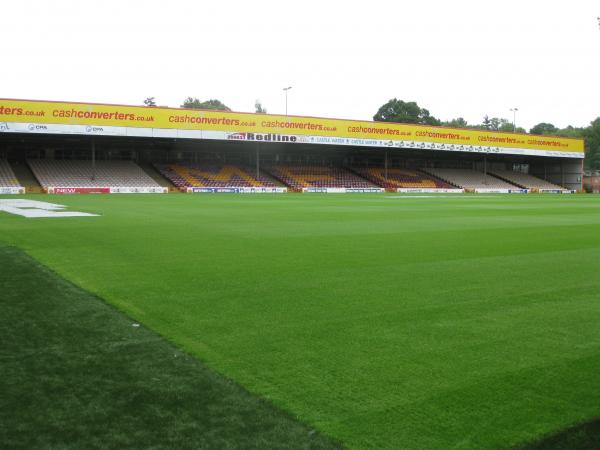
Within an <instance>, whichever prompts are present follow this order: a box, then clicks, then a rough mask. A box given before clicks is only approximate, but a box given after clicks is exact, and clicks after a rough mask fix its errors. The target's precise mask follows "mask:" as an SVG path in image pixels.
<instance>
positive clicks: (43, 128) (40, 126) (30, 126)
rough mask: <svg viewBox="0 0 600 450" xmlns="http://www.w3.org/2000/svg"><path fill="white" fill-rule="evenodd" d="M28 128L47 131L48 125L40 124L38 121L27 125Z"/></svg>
mask: <svg viewBox="0 0 600 450" xmlns="http://www.w3.org/2000/svg"><path fill="white" fill-rule="evenodd" d="M27 129H28V130H29V131H47V130H48V127H47V126H46V125H38V124H36V123H30V124H29V125H27Z"/></svg>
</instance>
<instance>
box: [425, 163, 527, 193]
mask: <svg viewBox="0 0 600 450" xmlns="http://www.w3.org/2000/svg"><path fill="white" fill-rule="evenodd" d="M422 170H423V171H424V172H426V173H428V174H430V175H433V176H434V177H437V178H440V179H442V180H444V181H446V182H448V183H450V184H453V185H455V186H458V187H461V188H464V189H498V190H500V189H502V190H503V189H518V187H517V186H515V185H513V184H510V183H508V182H506V181H503V180H500V179H498V178H496V177H494V176H493V175H490V174H489V173H488V174H487V175H486V174H485V173H483V172H479V171H477V170H469V169H431V168H427V169H422Z"/></svg>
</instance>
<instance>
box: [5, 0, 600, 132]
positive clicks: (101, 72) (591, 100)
mask: <svg viewBox="0 0 600 450" xmlns="http://www.w3.org/2000/svg"><path fill="white" fill-rule="evenodd" d="M598 16H600V1H597V0H570V1H558V0H520V1H516V0H504V1H503V2H494V3H492V2H484V1H481V0H478V1H476V0H453V1H444V0H429V1H417V2H407V1H406V2H403V1H399V0H396V1H383V0H382V1H377V0H373V1H370V2H367V1H362V2H357V1H335V0H330V1H328V0H320V1H313V0H303V1H302V2H285V1H261V0H255V1H241V0H240V1H238V0H212V1H201V0H195V1H185V0H170V1H168V2H166V1H164V0H163V1H153V0H146V1H136V0H121V1H113V0H103V1H91V0H87V1H81V0H79V1H71V0H53V1H46V0H44V1H27V0H18V1H15V0H2V3H1V4H0V17H1V18H2V20H1V23H2V28H1V30H2V40H3V46H2V47H3V49H2V56H1V57H0V98H20V99H40V100H64V101H81V102H99V103H117V104H134V105H137V104H142V103H143V100H144V99H145V98H147V97H155V98H156V101H157V103H158V105H161V106H163V105H164V106H172V107H178V106H180V105H181V104H182V102H183V100H184V99H185V98H186V97H189V96H192V97H197V98H199V99H201V100H207V99H212V98H216V99H219V100H221V101H222V102H224V103H225V104H226V105H227V106H229V107H230V108H231V109H232V110H234V111H250V112H252V111H254V104H255V101H256V100H257V99H259V100H260V101H261V103H262V104H263V105H264V106H265V107H266V108H267V111H268V112H269V113H273V114H283V113H285V93H284V91H283V88H284V87H288V86H291V87H292V89H290V90H289V91H288V112H289V114H290V115H308V116H318V117H335V118H344V119H364V120H371V119H372V117H373V115H374V114H375V113H376V112H377V110H378V109H379V107H380V106H381V105H383V104H384V103H386V102H387V101H388V100H390V99H391V98H398V99H401V100H405V101H416V102H417V103H418V104H419V106H421V107H424V108H427V109H428V110H429V111H430V113H431V114H432V115H434V116H435V117H437V118H440V119H442V120H450V119H452V118H455V117H464V118H465V119H466V120H467V121H468V122H469V123H474V124H475V123H481V120H482V118H483V116H484V115H488V116H490V117H504V118H507V119H509V120H511V121H512V120H513V113H512V112H510V109H511V108H518V112H517V114H516V122H517V126H522V127H525V128H527V129H529V128H531V127H532V126H533V125H535V124H537V123H539V122H551V123H553V124H554V125H556V126H559V127H564V126H567V125H573V126H586V125H587V124H589V122H590V121H592V120H593V119H595V118H596V117H598V116H600V27H599V23H598V19H597V17H598Z"/></svg>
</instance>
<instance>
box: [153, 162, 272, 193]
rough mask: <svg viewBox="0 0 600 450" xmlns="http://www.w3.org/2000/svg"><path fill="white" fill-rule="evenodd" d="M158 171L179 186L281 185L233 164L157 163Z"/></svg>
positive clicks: (250, 169)
mask: <svg viewBox="0 0 600 450" xmlns="http://www.w3.org/2000/svg"><path fill="white" fill-rule="evenodd" d="M155 167H156V168H157V169H158V171H159V172H160V173H161V174H162V175H163V176H165V177H166V178H167V179H169V180H170V181H171V182H172V183H173V184H174V185H175V186H177V187H179V188H188V187H214V188H229V187H280V186H281V185H280V184H279V183H277V182H276V181H275V180H273V179H271V178H270V177H269V176H268V175H266V174H265V173H263V172H261V173H260V174H259V177H258V178H257V177H256V173H255V171H253V170H252V168H250V167H245V166H238V165H231V164H226V165H223V164H220V165H219V164H212V165H211V164H206V165H200V164H157V165H156V166H155Z"/></svg>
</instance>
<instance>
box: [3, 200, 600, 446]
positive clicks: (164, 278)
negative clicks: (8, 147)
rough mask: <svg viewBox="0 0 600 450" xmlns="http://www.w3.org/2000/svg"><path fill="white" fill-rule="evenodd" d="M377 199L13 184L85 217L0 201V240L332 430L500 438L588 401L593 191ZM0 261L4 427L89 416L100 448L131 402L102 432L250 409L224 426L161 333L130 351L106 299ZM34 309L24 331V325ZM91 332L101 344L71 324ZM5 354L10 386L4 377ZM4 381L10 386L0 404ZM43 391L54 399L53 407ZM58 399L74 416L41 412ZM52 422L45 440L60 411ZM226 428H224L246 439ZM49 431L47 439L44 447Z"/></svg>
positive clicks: (592, 386)
mask: <svg viewBox="0 0 600 450" xmlns="http://www.w3.org/2000/svg"><path fill="white" fill-rule="evenodd" d="M395 197H396V196H395V195H392V196H386V195H364V194H363V195H360V194H359V195H344V196H325V195H324V196H319V195H315V196H311V195H300V194H299V195H281V196H270V197H269V196H267V197H262V196H258V195H257V196H249V197H247V196H245V195H223V196H218V195H214V196H213V195H206V196H202V195H183V194H180V195H175V194H173V195H164V196H153V195H123V196H101V195H98V196H94V195H89V196H56V197H52V196H45V197H43V199H42V198H41V197H39V196H37V197H35V196H34V197H27V196H25V197H24V198H35V199H36V200H40V199H42V200H44V201H54V202H57V203H58V202H60V203H61V204H65V205H67V206H69V207H70V208H71V209H72V210H78V211H88V212H96V213H100V214H101V216H100V217H93V218H85V217H81V218H64V219H60V220H53V219H39V220H38V219H25V218H22V217H16V216H11V215H8V214H4V213H0V214H1V215H0V239H2V240H5V241H8V242H10V243H12V244H14V245H18V246H19V247H21V248H24V249H26V250H27V252H28V254H30V255H32V256H33V257H35V258H37V259H38V260H40V261H41V262H42V263H44V264H46V265H48V266H49V267H50V268H51V269H52V270H54V271H56V272H57V273H58V274H60V275H61V276H63V277H66V278H67V279H69V280H71V281H73V282H75V283H77V284H78V285H79V286H81V287H83V288H85V289H88V290H90V291H92V292H94V293H95V294H97V295H99V296H101V297H102V298H104V299H105V300H106V301H107V302H110V303H111V304H113V305H115V306H117V307H118V308H120V309H122V310H123V311H125V312H127V314H129V315H130V316H131V317H133V318H135V320H138V321H140V322H142V323H143V324H144V325H145V326H148V327H150V328H152V329H154V330H156V331H157V332H158V333H160V335H162V336H165V337H166V338H167V339H168V340H169V341H171V342H174V343H175V344H177V345H179V346H181V347H182V348H183V349H185V350H187V351H188V352H190V353H191V354H193V355H195V356H197V357H198V358H200V359H201V360H202V361H204V362H205V363H206V364H207V365H208V366H209V367H211V368H213V369H215V370H216V371H217V372H219V373H222V374H224V375H225V376H226V377H228V378H230V379H233V380H235V381H236V382H238V383H240V384H241V385H243V386H244V387H245V388H247V389H248V390H250V391H251V392H252V393H255V394H258V395H261V396H263V397H265V398H267V399H269V400H270V401H271V402H273V403H274V404H275V405H277V406H280V407H282V408H283V409H285V410H287V411H289V412H290V413H291V414H293V415H294V416H295V417H298V418H300V419H301V420H302V421H304V422H305V423H309V424H311V426H313V427H316V428H317V429H319V430H321V431H323V432H324V433H326V434H327V435H329V436H333V437H334V438H337V439H339V440H340V441H342V443H343V444H345V445H347V446H348V447H350V448H378V449H386V448H389V449H398V448H405V449H428V450H436V449H444V450H445V449H449V448H457V449H458V448H460V449H463V450H468V449H477V450H485V449H501V448H510V447H512V446H514V445H517V444H520V443H523V442H530V441H534V440H536V439H537V438H539V437H540V436H542V435H547V434H553V433H556V432H558V431H560V430H562V429H564V428H565V427H568V426H571V425H572V424H575V423H581V422H584V421H586V420H589V419H590V418H592V417H594V416H597V415H598V412H599V406H598V405H600V377H599V376H598V373H600V327H598V323H600V301H599V299H598V292H599V291H600V277H598V274H597V270H598V260H600V233H598V229H599V227H600V207H599V206H600V197H594V196H584V195H581V196H543V195H528V196H522V197H515V196H490V197H486V196H477V198H475V197H474V196H470V195H465V196H461V195H458V196H456V197H445V198H418V199H415V198H412V199H406V198H395ZM2 268H3V270H2V271H1V272H0V277H2V276H4V277H3V278H0V282H1V286H2V295H1V296H0V302H1V303H2V304H3V308H4V309H3V311H1V312H0V321H1V322H0V333H3V334H2V336H1V338H0V339H1V342H2V346H1V347H0V352H2V353H1V356H2V359H1V360H2V365H1V367H2V377H1V378H0V383H2V382H4V383H6V384H5V385H1V386H0V392H2V396H0V406H1V408H0V411H2V412H3V413H4V415H3V416H2V417H1V418H0V423H2V427H0V433H1V432H2V431H1V430H6V429H7V423H10V424H11V425H10V428H9V429H10V430H15V429H16V428H15V422H16V420H15V419H11V417H15V411H17V412H19V413H18V414H17V415H16V417H18V418H19V419H20V420H19V422H20V423H21V428H19V430H20V431H21V435H19V436H21V438H23V437H22V436H23V435H25V436H26V437H28V438H31V439H35V436H36V435H38V434H40V430H42V431H43V432H44V433H47V432H46V431H44V428H43V427H41V426H40V427H36V425H37V424H39V423H40V422H33V423H32V422H30V421H42V420H44V421H45V420H56V421H57V422H56V423H58V424H59V425H60V424H61V423H62V424H66V425H65V426H64V427H63V428H61V429H60V432H62V433H65V430H67V432H68V430H71V431H70V433H77V432H79V433H80V434H79V435H80V436H96V432H98V433H100V435H99V437H98V441H97V442H98V444H97V445H96V446H97V447H104V448H106V447H109V445H106V444H105V442H104V439H105V438H107V436H106V434H107V433H108V432H107V431H105V430H111V429H114V431H115V436H123V435H124V436H127V435H126V433H121V430H124V429H125V428H122V427H123V426H124V424H123V423H122V422H126V421H128V420H131V421H133V422H132V427H131V430H134V434H133V437H130V439H134V438H135V439H143V440H141V441H139V444H138V445H136V444H135V442H133V443H131V441H129V440H126V441H122V442H121V441H119V442H116V443H115V444H113V445H112V447H113V448H131V447H137V448H147V447H153V448H161V445H160V444H159V443H158V442H164V441H156V443H154V444H152V443H151V442H148V441H147V440H145V439H146V438H147V437H144V433H150V434H149V438H153V437H155V436H157V435H158V434H160V432H161V431H165V432H166V433H167V436H173V434H176V433H178V432H179V430H181V432H182V433H183V430H188V429H192V430H193V429H196V428H195V427H196V426H198V427H200V431H199V433H200V434H201V433H202V432H205V434H204V435H205V438H206V439H208V438H210V436H213V437H214V438H215V439H217V438H218V437H220V436H227V431H226V430H224V431H223V432H222V434H220V433H218V432H217V433H216V434H215V433H210V432H208V431H207V428H206V427H205V426H204V425H202V424H203V423H205V422H203V421H204V420H207V419H206V417H211V418H212V419H211V420H213V424H214V423H217V424H226V423H228V422H230V421H231V422H233V423H234V424H235V423H239V427H237V428H235V430H238V431H239V430H240V429H243V428H244V424H245V423H246V422H244V420H250V419H251V418H250V417H248V416H249V415H252V414H253V412H252V411H253V410H251V409H250V410H249V409H248V408H246V409H243V410H242V411H243V413H242V415H243V416H244V417H245V419H239V422H238V419H237V418H236V417H237V416H229V415H227V414H226V412H227V408H225V407H221V406H214V409H213V405H219V403H216V404H215V403H212V402H213V401H215V402H216V401H217V400H218V399H219V398H220V396H225V397H228V398H229V397H230V395H229V394H223V393H221V392H219V391H213V394H214V396H213V395H207V396H206V397H203V396H200V395H199V394H197V393H196V392H197V391H199V392H207V391H206V390H205V389H208V388H207V387H205V386H208V384H206V385H205V384H204V382H202V383H203V384H202V385H201V386H196V385H194V384H193V383H194V382H193V379H194V376H193V373H194V372H193V371H190V372H187V371H186V372H185V373H186V375H185V377H186V379H188V381H189V382H190V383H191V384H185V383H184V385H185V386H187V387H182V388H181V389H179V386H182V381H181V380H180V379H179V378H177V377H176V375H177V373H180V372H181V368H180V367H179V366H176V365H174V366H173V367H172V369H169V366H170V365H171V364H175V363H172V359H170V358H168V356H169V350H168V348H166V347H162V348H163V350H161V351H158V350H156V348H155V347H152V345H151V344H152V343H153V342H154V343H156V342H163V344H164V341H162V340H159V339H158V337H157V336H156V335H144V339H141V342H139V345H140V346H139V347H138V346H137V344H135V343H133V342H131V341H128V340H127V339H126V338H127V335H126V334H123V333H125V331H123V330H121V329H120V328H119V326H118V324H119V322H113V321H112V320H108V319H107V316H105V315H95V314H91V313H90V312H89V311H88V310H87V309H77V310H75V311H74V312H73V313H72V314H71V313H70V309H69V308H70V307H71V306H70V304H71V302H72V301H73V300H74V299H73V297H72V296H71V295H70V294H69V295H65V296H64V297H65V298H64V300H61V298H62V297H61V296H59V295H57V294H56V293H52V294H50V293H48V292H47V291H49V288H48V283H47V282H46V281H45V280H44V279H43V278H39V276H38V275H37V274H36V273H34V274H33V275H31V276H30V277H28V275H27V274H28V273H30V272H31V269H30V268H28V267H26V266H23V265H18V266H16V267H15V268H14V269H13V268H11V264H10V263H9V264H7V263H4V262H3V264H2ZM8 270H10V272H8ZM3 274H4V275H3ZM18 277H21V278H18ZM11 280H14V281H11ZM40 280H41V281H40ZM19 285H23V286H30V287H31V286H33V287H35V289H37V293H36V294H35V296H36V298H35V301H34V303H26V302H25V301H26V296H24V295H23V294H21V295H18V294H13V291H14V290H15V289H16V286H19ZM65 292H67V293H68V291H65ZM24 297H25V298H24ZM19 299H20V300H19ZM19 301H22V302H25V303H22V304H21V303H19ZM57 302H59V303H57ZM84 303H85V302H84ZM46 304H47V306H45V305H46ZM74 307H75V306H74ZM11 308H16V309H15V310H14V311H13V310H12V309H11ZM38 308H39V316H37V317H36V320H35V321H34V316H32V315H31V314H34V313H35V312H36V310H37V309H38ZM52 308H54V309H52ZM76 308H80V303H76ZM6 311H9V312H10V311H13V312H12V313H10V314H7V313H6ZM63 316H64V320H65V321H62V318H63ZM44 318H47V320H46V321H45V322H44V320H43V319H44ZM38 320H42V322H41V323H43V324H44V327H43V328H41V329H40V330H39V333H38V332H37V331H36V326H32V325H31V324H33V323H37V321H38ZM66 323H71V324H72V325H73V327H75V328H77V330H78V331H77V332H75V331H69V332H68V333H66V332H65V334H66V335H67V337H66V338H65V339H64V342H62V343H61V344H60V345H61V346H59V347H58V348H59V350H53V348H54V347H53V345H52V344H53V343H54V342H55V340H54V338H52V339H50V338H48V336H52V334H51V333H50V332H51V331H53V332H55V333H61V330H63V329H64V327H65V324H66ZM103 327H106V328H107V333H106V334H104V333H103V332H102V329H103ZM128 329H129V328H128ZM15 330H20V331H19V333H15ZM69 330H70V329H69ZM72 333H73V334H72ZM99 333H100V334H99ZM119 333H121V334H119ZM13 334H14V337H13ZM97 334H99V335H100V336H102V337H101V341H102V342H104V343H105V345H103V346H98V347H94V346H91V344H89V342H88V341H85V340H84V337H85V336H86V335H87V336H88V337H89V336H90V335H91V337H93V336H94V335H97ZM146 336H147V337H146ZM80 341H81V343H82V344H81V346H80V350H78V348H79V346H78V345H77V344H78V343H79V342H80ZM46 342H47V344H48V345H45V343H46ZM67 344H69V346H68V347H62V346H64V345H67ZM163 344H161V345H163ZM61 348H64V351H60V349H61ZM138 348H139V350H138ZM136 354H139V355H140V356H141V360H144V359H146V358H148V363H147V365H143V364H142V361H138V359H137V358H136ZM85 356H87V357H88V358H90V359H88V360H86V359H85V358H84V357H85ZM97 358H100V359H101V360H105V363H106V366H103V365H102V364H103V363H102V361H99V360H98V359H97ZM72 360H73V361H72ZM15 361H19V364H21V365H20V366H15V364H17V363H16V362H15ZM86 361H89V364H87V365H86ZM9 364H10V366H9ZM65 364H67V365H65ZM130 364H132V365H138V364H140V366H139V370H138V371H135V372H132V370H133V369H131V368H130ZM7 367H11V369H9V370H10V373H11V376H10V380H15V379H18V380H19V381H18V382H14V381H10V382H8V381H6V380H7V379H8V378H7V373H8V371H7V370H8V369H7ZM27 367H30V368H32V369H35V372H34V373H35V374H36V375H38V376H37V377H35V378H34V377H33V376H29V375H28V377H27V378H25V380H26V381H23V378H22V377H20V376H17V375H15V373H19V374H20V373H22V370H20V369H19V370H18V368H22V369H23V370H25V369H26V368H27ZM61 367H63V369H62V371H61ZM110 367H112V368H113V370H112V371H111V370H110ZM97 368H101V370H100V371H99V374H100V375H96V373H95V371H96V369H97ZM123 371H124V372H123ZM144 372H148V378H144V377H143V373H144ZM70 373H76V375H74V376H69V374H70ZM119 373H123V378H124V381H123V384H119V385H118V386H120V388H121V389H120V391H118V392H120V393H121V394H122V396H123V398H124V400H121V396H120V395H119V393H115V391H112V390H109V391H108V393H107V394H106V396H105V397H104V398H105V399H106V401H105V403H104V405H107V404H110V403H114V407H112V408H108V406H107V407H105V406H103V407H102V409H96V405H97V404H96V403H92V404H91V407H90V408H89V409H87V408H86V407H85V405H86V404H87V402H88V399H89V398H95V395H92V396H86V394H85V392H86V388H87V387H89V388H90V389H92V393H94V394H95V393H97V392H98V391H99V390H102V389H104V388H109V387H110V386H107V384H110V383H107V382H106V381H103V379H104V380H106V379H108V380H112V379H113V378H111V377H113V376H115V374H119ZM190 374H191V375H190ZM86 377H90V379H89V381H90V383H87V379H86ZM188 377H189V378H188ZM153 378H158V380H153ZM35 380H39V383H40V384H37V385H36V383H35ZM126 380H132V381H131V384H128V383H126V382H125V381H126ZM60 383H63V384H60ZM94 383H99V384H98V385H97V387H94ZM152 383H155V384H152ZM20 384H22V385H23V386H22V387H20ZM156 384H158V385H160V386H161V387H163V388H164V389H165V396H166V398H167V399H168V400H166V403H168V404H170V405H179V403H178V402H183V404H182V405H181V407H180V408H179V409H177V411H178V412H179V414H178V415H177V420H175V418H174V417H175V416H174V415H171V413H165V414H166V419H164V427H163V426H162V424H163V422H162V421H161V420H158V419H157V420H154V419H155V418H156V417H157V416H158V417H161V416H160V414H159V413H156V414H153V413H152V412H151V408H150V407H149V406H148V405H152V406H155V407H157V408H158V406H157V403H153V402H152V401H150V400H148V396H152V393H153V392H155V391H153V390H152V389H153V386H156ZM132 385H133V386H134V387H131V386H132ZM36 386H42V387H40V388H39V389H40V390H39V391H35V390H33V388H35V387H36ZM61 386H63V387H62V388H61ZM44 387H47V389H46V390H42V389H43V388H44ZM170 388H172V389H173V390H175V391H176V392H180V395H178V396H177V397H175V399H174V398H173V397H172V396H171V395H170V394H168V392H169V389H170ZM28 389H32V392H31V393H30V394H29V393H28ZM7 392H13V393H14V394H15V395H14V396H11V398H10V403H8V402H7V396H6V393H7ZM136 394H137V395H136ZM11 395H12V394H11ZM136 398H137V399H141V400H143V401H141V403H136V401H135V400H136ZM188 399H189V402H188ZM67 400H68V402H67ZM53 401H61V402H67V403H61V405H65V408H64V409H62V410H61V411H59V413H57V414H54V413H53V410H52V409H51V408H50V406H49V405H51V404H52V402H53ZM205 402H210V403H208V404H207V405H205ZM190 404H192V405H193V406H194V407H195V408H200V410H199V412H195V409H194V407H190V406H189V405H190ZM68 406H72V407H73V411H72V413H69V409H68V408H67V407H68ZM54 411H56V410H54ZM62 411H66V412H67V413H68V414H72V415H69V416H67V419H68V420H64V421H63V422H60V420H61V417H64V416H63V412H62ZM94 411H99V412H97V413H95V412H94ZM229 411H230V412H231V413H233V412H235V411H238V406H237V405H236V404H233V406H231V408H230V409H229ZM0 414H1V413H0ZM73 416H78V417H79V418H80V419H81V420H87V419H86V418H88V417H89V420H87V421H86V422H84V423H86V424H87V425H88V426H85V427H84V426H82V428H77V427H75V426H71V424H74V423H75V422H73V418H72V417H73ZM99 416H100V417H99ZM144 418H146V419H144ZM229 418H230V419H229ZM7 420H13V421H12V422H7ZM137 420H141V421H142V423H139V422H136V421H137ZM28 421H29V422H28ZM196 422H200V424H199V425H196ZM94 423H97V424H98V425H97V426H95V427H94V426H93V424H94ZM178 424H181V426H180V427H179V425H178ZM171 426H173V427H175V428H173V429H172V428H171ZM24 427H26V428H24ZM253 427H254V425H252V426H250V429H251V430H253V429H254V428H253ZM154 428H156V430H157V433H153V431H154ZM52 429H53V430H55V434H56V436H59V431H58V430H59V426H58V425H57V426H56V428H52ZM78 430H80V431H78ZM238 431H232V436H233V438H232V439H238V438H240V439H241V438H243V437H244V433H241V432H238ZM301 434H302V433H300V434H298V436H300V435H301ZM13 436H16V432H15V434H13ZM70 436H72V435H71V434H67V437H70ZM254 436H256V435H254ZM157 439H158V438H157ZM181 439H182V440H183V437H182V438H181ZM223 439H225V438H223ZM249 439H250V438H249ZM0 442H3V443H5V442H7V441H6V440H5V439H2V438H0ZM110 442H111V443H112V442H114V441H110ZM179 442H181V441H178V442H175V443H174V444H172V445H171V446H170V447H171V448H178V447H179V446H178V445H177V444H178V443H179ZM186 442H190V443H189V444H188V445H190V446H191V445H193V443H194V442H195V441H186ZM244 442H247V441H244ZM288 442H289V441H286V443H285V444H282V445H281V446H280V447H281V448H285V447H286V446H287V445H288V444H287V443H288ZM55 443H56V445H54V446H52V445H46V446H45V447H46V448H63V447H64V446H63V445H61V444H62V441H61V442H55ZM86 443H87V442H77V441H73V444H72V445H73V446H74V447H78V448H90V446H89V445H85V444H86ZM130 443H131V445H129V444H130ZM77 444H79V445H77ZM103 444H104V445H103ZM118 444H121V445H118ZM299 445H300V443H299ZM5 446H7V447H11V446H10V445H8V444H6V445H5ZM234 446H235V445H234V444H232V443H231V442H230V441H226V442H224V443H222V444H221V445H219V443H218V442H213V443H212V447H213V448H215V447H217V448H231V447H234ZM240 446H241V447H244V445H240ZM12 447H14V446H12ZM32 447H36V446H35V445H31V446H29V448H32ZM39 447H44V446H42V445H38V446H37V448H39ZM167 447H169V445H162V448H167ZM198 447H201V446H200V445H198ZM245 447H246V448H247V447H252V445H250V444H247V445H246V446H245ZM258 447H260V446H258Z"/></svg>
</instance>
